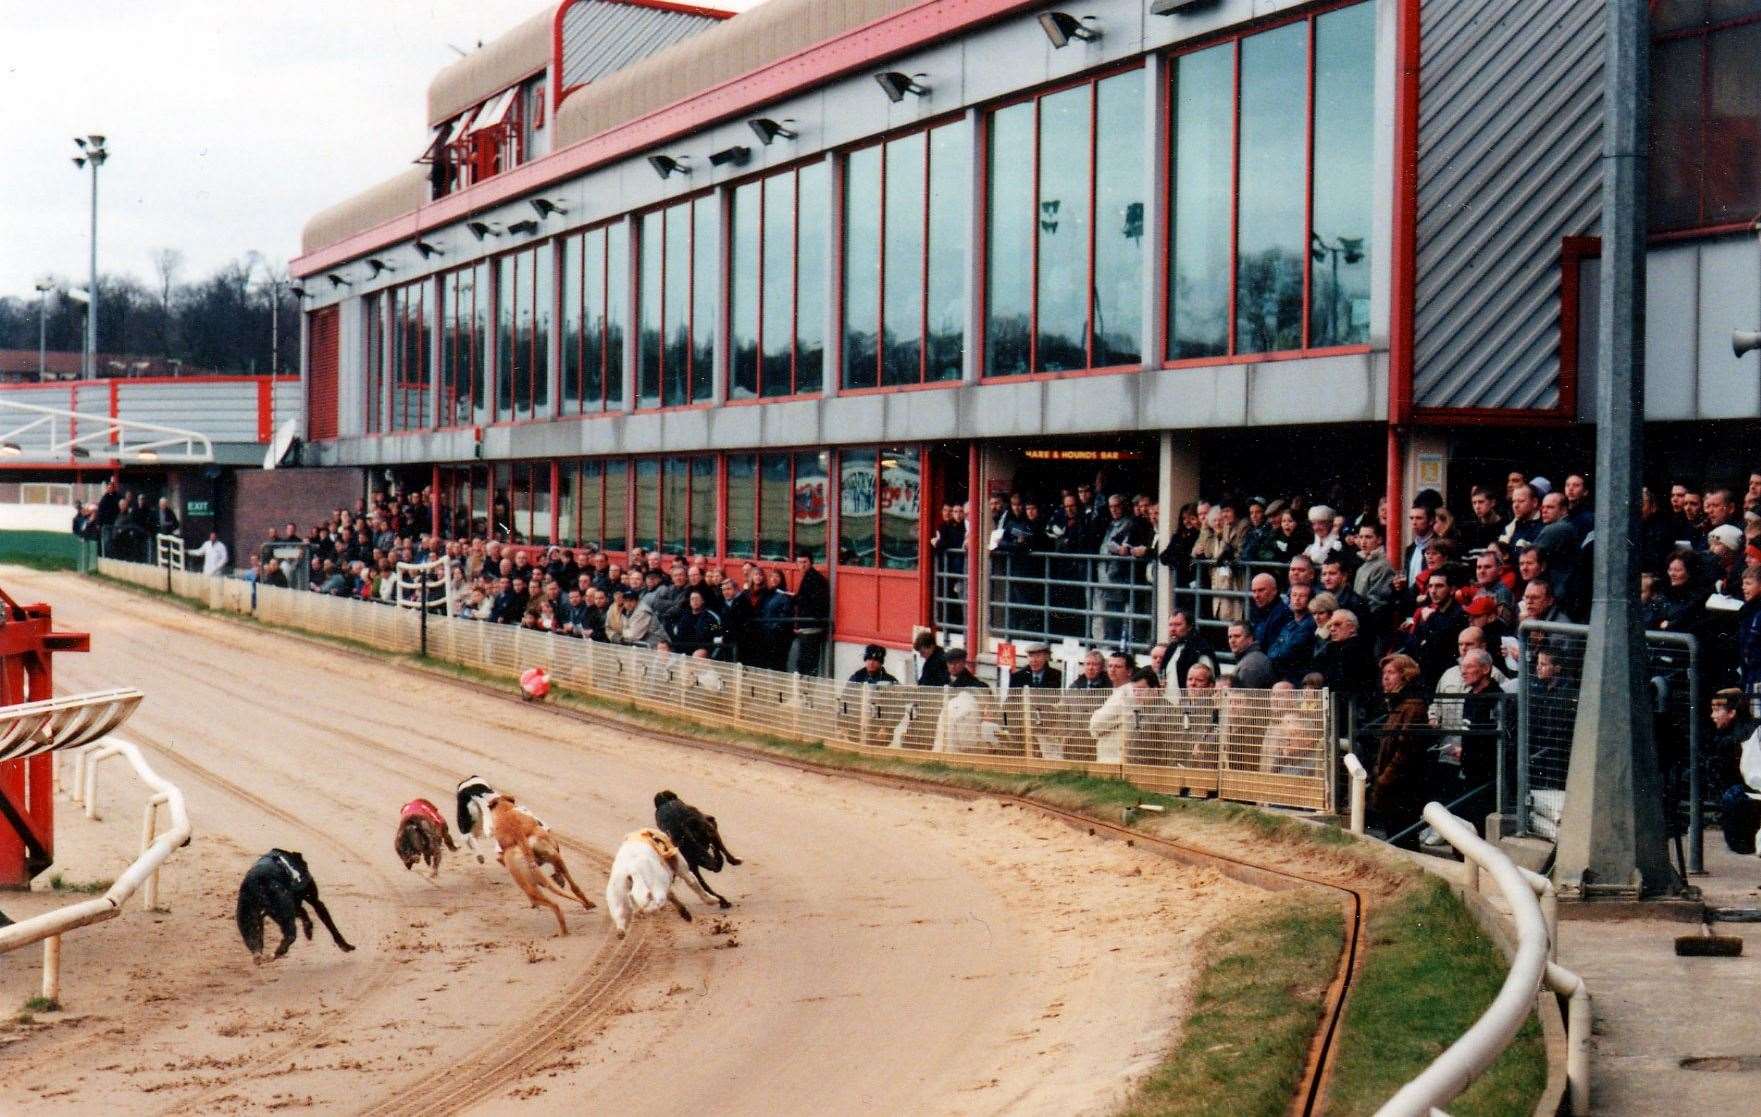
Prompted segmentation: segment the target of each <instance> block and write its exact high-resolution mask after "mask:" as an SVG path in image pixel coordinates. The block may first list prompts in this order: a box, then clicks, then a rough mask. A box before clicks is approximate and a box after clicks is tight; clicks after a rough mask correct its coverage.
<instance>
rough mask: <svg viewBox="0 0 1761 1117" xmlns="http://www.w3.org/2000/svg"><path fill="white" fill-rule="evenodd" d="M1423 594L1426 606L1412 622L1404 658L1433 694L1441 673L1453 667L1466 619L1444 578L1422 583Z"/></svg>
mask: <svg viewBox="0 0 1761 1117" xmlns="http://www.w3.org/2000/svg"><path fill="white" fill-rule="evenodd" d="M1425 594H1426V599H1427V603H1426V605H1425V608H1424V609H1422V610H1420V615H1419V616H1418V617H1416V618H1415V619H1414V621H1413V627H1412V634H1411V635H1410V636H1409V637H1408V638H1407V642H1406V654H1407V655H1410V656H1412V657H1413V658H1414V659H1416V660H1418V664H1419V670H1420V671H1421V672H1423V673H1424V678H1425V687H1426V688H1427V689H1430V690H1434V689H1436V686H1437V680H1438V679H1441V678H1442V677H1443V672H1445V671H1447V670H1449V669H1450V668H1451V667H1454V666H1455V664H1456V656H1457V652H1458V650H1459V649H1457V648H1456V640H1455V638H1456V637H1457V636H1459V635H1461V630H1462V629H1464V628H1466V627H1467V626H1468V618H1467V614H1466V613H1464V612H1462V609H1461V606H1460V605H1458V604H1456V601H1455V591H1454V589H1453V588H1451V586H1450V585H1449V578H1448V577H1447V576H1445V575H1443V574H1432V575H1431V580H1430V581H1429V582H1427V583H1425Z"/></svg>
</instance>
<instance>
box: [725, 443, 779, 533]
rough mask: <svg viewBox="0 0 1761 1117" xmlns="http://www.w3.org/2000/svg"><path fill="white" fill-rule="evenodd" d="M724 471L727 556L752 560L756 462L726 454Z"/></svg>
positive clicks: (756, 506) (756, 504) (755, 512)
mask: <svg viewBox="0 0 1761 1117" xmlns="http://www.w3.org/2000/svg"><path fill="white" fill-rule="evenodd" d="M727 469H728V557H729V558H752V557H753V556H754V555H755V554H756V553H757V551H756V549H755V548H756V546H757V542H758V535H757V519H758V476H757V474H758V471H757V468H756V461H755V459H754V458H753V456H752V455H751V454H729V455H728V465H727ZM785 526H787V525H785Z"/></svg>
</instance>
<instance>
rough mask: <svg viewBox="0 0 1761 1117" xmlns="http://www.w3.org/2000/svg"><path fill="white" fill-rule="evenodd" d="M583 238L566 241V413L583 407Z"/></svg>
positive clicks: (564, 338)
mask: <svg viewBox="0 0 1761 1117" xmlns="http://www.w3.org/2000/svg"><path fill="white" fill-rule="evenodd" d="M584 240H585V238H583V237H569V238H568V239H566V240H564V241H563V317H562V335H563V364H562V370H561V372H562V392H561V399H560V402H561V404H562V413H563V414H565V415H573V414H575V413H576V412H578V411H580V410H581V396H582V387H581V382H582V380H583V377H582V375H581V372H582V362H583V359H584V358H583V353H582V350H583V346H582V339H583V337H584V336H585V335H586V332H587V329H586V321H587V319H586V313H585V301H586V300H585V299H584V298H583V295H582V276H583V271H584V269H585V266H586V265H585V263H584V261H583V256H584V252H583V248H584V245H583V241H584Z"/></svg>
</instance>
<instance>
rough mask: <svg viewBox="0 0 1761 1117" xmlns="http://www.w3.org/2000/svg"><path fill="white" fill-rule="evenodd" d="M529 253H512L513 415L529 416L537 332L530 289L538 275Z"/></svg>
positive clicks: (531, 289) (532, 294) (534, 299)
mask: <svg viewBox="0 0 1761 1117" xmlns="http://www.w3.org/2000/svg"><path fill="white" fill-rule="evenodd" d="M535 262H536V261H535V260H534V257H533V253H531V252H520V253H517V254H515V256H514V369H515V372H514V417H515V418H516V419H530V418H531V417H532V377H533V374H534V372H535V371H536V368H535V365H536V362H535V360H534V356H535V353H534V347H533V338H534V336H535V334H536V332H537V328H538V327H537V323H536V321H535V320H534V312H535V310H536V309H537V306H538V301H537V295H536V293H535V292H534V291H533V284H534V281H535V280H536V279H537V278H538V276H537V272H536V269H535V268H534V266H533V265H534V264H535Z"/></svg>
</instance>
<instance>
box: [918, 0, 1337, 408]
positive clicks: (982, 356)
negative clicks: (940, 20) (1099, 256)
mask: <svg viewBox="0 0 1761 1117" xmlns="http://www.w3.org/2000/svg"><path fill="white" fill-rule="evenodd" d="M1348 2H1357V0H1348ZM1342 6H1343V5H1342ZM1213 45H1214V44H1213ZM1173 53H1184V50H1183V51H1180V52H1173ZM1172 56H1173V54H1172V53H1171V54H1170V55H1169V57H1170V58H1171V57H1172ZM1137 70H1141V71H1144V72H1145V79H1146V80H1147V79H1148V77H1149V73H1148V70H1149V56H1148V55H1147V54H1146V55H1140V56H1138V57H1136V58H1132V59H1127V60H1125V61H1122V62H1116V63H1112V64H1111V65H1107V66H1102V67H1100V68H1098V69H1095V70H1090V71H1087V72H1086V73H1082V74H1078V75H1074V76H1072V77H1069V78H1064V79H1061V80H1059V81H1056V82H1052V83H1050V84H1047V85H1043V86H1038V87H1036V88H1033V89H1029V90H1024V91H1022V92H1020V93H1014V94H1011V95H1009V96H1007V97H1003V98H1000V99H999V100H996V101H993V102H991V103H989V104H986V105H984V106H982V107H981V108H980V110H979V142H978V167H977V168H976V170H975V174H976V175H977V176H978V177H977V186H978V191H977V194H976V196H977V199H978V205H977V212H976V214H975V222H976V225H977V229H978V237H977V239H976V242H975V243H976V244H977V245H978V250H979V255H980V256H981V259H980V261H979V265H978V266H979V273H978V283H977V284H976V285H975V297H976V298H977V299H978V300H979V308H978V336H977V338H976V339H975V340H974V341H973V342H972V343H971V344H973V345H976V346H977V350H976V352H977V356H978V378H979V381H980V382H981V383H984V382H995V383H999V384H1001V383H1021V382H1026V381H1031V380H1034V379H1056V378H1059V377H1070V376H1101V375H1108V374H1113V373H1120V372H1136V371H1139V370H1141V369H1143V368H1145V367H1147V366H1148V365H1149V363H1150V362H1149V358H1148V357H1147V355H1146V356H1145V357H1144V358H1140V359H1139V360H1138V361H1137V362H1136V363H1135V364H1123V365H1101V366H1096V365H1093V364H1088V365H1086V366H1084V367H1083V368H1076V369H1060V370H1057V371H1055V372H1042V371H1040V370H1039V369H1037V368H1036V367H1035V366H1036V365H1038V364H1039V360H1038V357H1039V304H1040V299H1039V272H1040V267H1039V257H1040V243H1039V242H1040V238H1039V235H1038V233H1037V232H1035V233H1034V235H1033V237H1032V241H1033V259H1032V263H1031V265H1030V266H1029V274H1028V289H1029V291H1030V293H1031V300H1032V305H1031V307H1030V308H1029V310H1028V325H1027V370H1026V371H1025V372H1014V373H1007V372H1005V373H993V372H991V369H990V361H989V359H988V353H989V348H988V345H989V340H990V321H991V315H990V282H989V280H990V246H991V229H992V227H993V225H994V224H995V218H994V215H993V214H992V213H991V206H990V185H991V130H992V126H991V121H992V119H993V117H994V116H995V114H997V113H999V112H1002V111H1003V110H1004V109H1008V108H1013V107H1015V106H1016V105H1024V104H1032V105H1033V106H1034V109H1033V171H1032V175H1033V179H1032V181H1033V186H1032V194H1033V202H1034V209H1033V211H1031V213H1030V219H1031V220H1032V222H1033V223H1034V228H1035V229H1036V230H1037V228H1038V220H1039V213H1038V210H1039V191H1040V154H1041V153H1040V108H1039V103H1040V102H1041V101H1043V100H1045V98H1047V97H1051V96H1054V95H1056V94H1059V93H1065V92H1068V91H1069V90H1072V89H1078V88H1081V87H1083V86H1087V87H1088V89H1089V98H1088V210H1087V219H1088V260H1087V264H1086V267H1087V271H1088V296H1087V299H1086V300H1085V301H1086V302H1087V304H1088V313H1087V324H1086V325H1085V327H1084V341H1083V350H1084V353H1085V354H1086V355H1087V360H1088V361H1091V362H1092V361H1093V360H1094V351H1095V313H1094V311H1095V298H1094V281H1095V207H1096V205H1097V204H1098V202H1097V198H1098V194H1099V191H1098V190H1096V188H1095V170H1096V166H1097V164H1098V163H1099V161H1100V160H1099V154H1098V152H1099V144H1100V135H1099V127H1098V117H1099V110H1100V92H1099V87H1100V83H1101V82H1103V81H1105V80H1107V79H1108V78H1113V77H1118V76H1119V75H1120V74H1128V73H1131V72H1133V71H1137ZM1170 84H1171V83H1170ZM1163 100H1164V101H1165V102H1166V103H1165V104H1164V106H1163V111H1164V112H1171V111H1172V101H1171V99H1169V98H1168V97H1166V96H1164V98H1163ZM1170 119H1171V118H1170ZM1154 157H1155V152H1153V151H1152V152H1150V154H1149V158H1154ZM1152 204H1153V203H1152V202H1151V201H1150V200H1148V199H1146V200H1145V203H1144V205H1145V215H1146V219H1147V216H1148V214H1149V212H1150V209H1149V207H1150V206H1151V205H1152ZM1149 232H1150V230H1149V229H1147V228H1146V229H1145V230H1144V235H1145V237H1146V238H1147V237H1148V236H1149ZM1160 262H1161V261H1160V254H1159V253H1158V252H1157V251H1156V250H1155V248H1154V246H1151V248H1150V250H1149V251H1148V252H1147V253H1146V256H1145V260H1144V267H1145V269H1146V275H1145V277H1144V279H1145V282H1148V283H1153V282H1155V280H1156V276H1155V274H1154V269H1155V268H1156V267H1157V266H1158V264H1159V263H1160ZM1163 266H1165V265H1163ZM925 297H926V298H927V292H926V294H925ZM1142 329H1143V337H1142V341H1141V344H1143V345H1144V346H1145V347H1146V348H1147V347H1148V344H1149V342H1150V340H1151V331H1150V329H1149V323H1147V322H1146V323H1144V324H1143V328H1142ZM949 383H957V381H950V382H949Z"/></svg>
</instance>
